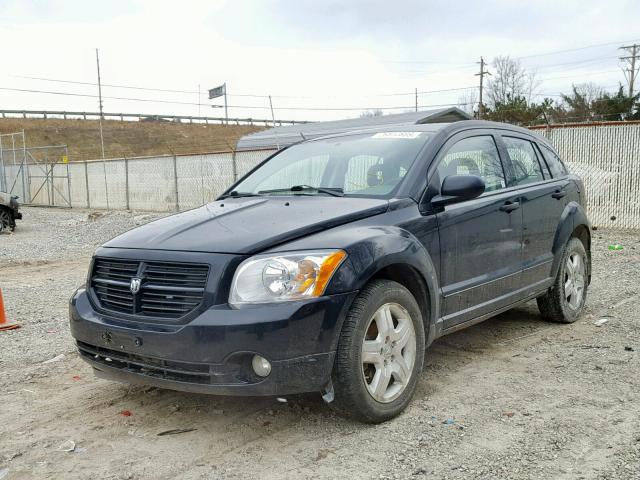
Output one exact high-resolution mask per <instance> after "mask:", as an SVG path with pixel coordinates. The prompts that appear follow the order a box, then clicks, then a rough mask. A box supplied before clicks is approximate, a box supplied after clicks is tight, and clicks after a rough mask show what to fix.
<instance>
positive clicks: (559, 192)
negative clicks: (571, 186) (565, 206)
mask: <svg viewBox="0 0 640 480" xmlns="http://www.w3.org/2000/svg"><path fill="white" fill-rule="evenodd" d="M566 194H567V192H565V191H564V190H556V191H555V192H553V193H552V194H551V196H552V197H553V198H555V199H556V200H560V199H561V198H562V197H564V196H565V195H566Z"/></svg>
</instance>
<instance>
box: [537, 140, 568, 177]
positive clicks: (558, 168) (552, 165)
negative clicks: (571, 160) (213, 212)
mask: <svg viewBox="0 0 640 480" xmlns="http://www.w3.org/2000/svg"><path fill="white" fill-rule="evenodd" d="M540 150H541V151H542V155H543V156H544V159H545V161H546V162H547V165H548V166H549V170H550V171H551V175H552V176H553V178H556V177H562V176H564V175H566V174H567V173H568V172H567V168H566V167H565V166H564V164H563V163H562V160H560V157H558V154H557V153H556V152H554V151H553V150H551V149H550V148H549V147H547V146H546V145H544V144H542V145H540Z"/></svg>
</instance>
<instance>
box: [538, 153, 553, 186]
mask: <svg viewBox="0 0 640 480" xmlns="http://www.w3.org/2000/svg"><path fill="white" fill-rule="evenodd" d="M536 153H537V154H538V160H540V166H541V167H542V173H543V175H544V178H546V179H547V180H549V179H550V178H551V172H550V171H549V167H548V166H547V162H546V161H545V160H544V157H543V156H542V152H541V151H540V146H539V145H536Z"/></svg>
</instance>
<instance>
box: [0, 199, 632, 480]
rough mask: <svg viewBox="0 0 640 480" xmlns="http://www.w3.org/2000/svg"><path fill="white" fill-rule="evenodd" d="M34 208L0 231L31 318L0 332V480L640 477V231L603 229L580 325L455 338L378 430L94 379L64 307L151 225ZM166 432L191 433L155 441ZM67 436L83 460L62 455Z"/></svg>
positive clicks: (513, 321)
mask: <svg viewBox="0 0 640 480" xmlns="http://www.w3.org/2000/svg"><path fill="white" fill-rule="evenodd" d="M24 213H25V220H24V221H23V222H21V223H20V224H19V227H18V230H17V231H16V233H15V234H14V235H8V234H3V235H0V285H1V286H2V289H3V292H4V295H5V302H6V303H7V308H8V314H9V316H10V317H11V318H14V319H17V320H19V321H21V322H22V324H23V327H22V328H21V329H19V330H15V331H11V332H3V333H0V478H3V479H27V478H28V479H32V478H56V479H58V478H65V479H69V478H71V479H74V478H104V479H138V478H154V479H155V478H159V479H173V478H180V479H205V478H206V479H208V478H237V479H245V478H261V479H272V478H336V477H347V476H348V477H350V478H353V479H360V478H363V479H364V478H452V479H453V478H455V479H458V478H483V479H484V478H486V479H494V478H513V479H529V478H536V479H537V478H541V479H548V478H559V479H640V375H638V373H639V366H640V365H639V358H640V309H639V308H638V300H639V299H640V295H639V293H640V287H639V282H640V233H637V232H635V233H634V232H626V233H624V232H617V231H602V230H598V231H597V232H595V233H596V237H595V238H594V246H593V251H594V279H593V283H592V285H591V288H590V291H589V300H588V309H587V313H586V315H585V316H584V317H583V318H582V319H581V320H579V321H578V322H577V323H576V324H573V325H555V324H549V323H545V322H543V321H541V320H540V318H539V316H538V313H537V310H536V307H535V304H528V305H526V306H525V307H522V308H518V309H516V310H513V311H511V312H508V313H506V314H503V315H500V316H499V317H497V318H494V319H491V320H488V321H486V322H484V323H483V324H480V325H477V326H475V327H472V328H470V329H468V330H465V331H462V332H458V333H456V334H453V335H450V336H448V337H445V338H442V339H440V340H438V341H437V342H436V343H435V344H434V345H433V346H432V347H431V348H430V349H429V350H428V351H427V360H426V367H425V369H424V372H423V373H422V376H421V380H420V384H419V387H418V391H417V395H416V398H415V401H414V402H413V403H412V405H411V406H410V408H409V409H408V410H407V411H406V412H405V413H404V414H403V415H401V416H400V417H399V418H397V419H396V420H394V421H391V422H388V423H386V424H383V425H378V426H366V425H360V424H357V423H354V422H351V421H348V420H345V419H343V418H340V417H338V416H335V415H334V414H333V413H332V411H331V410H330V409H328V408H327V407H326V406H325V405H324V404H323V403H322V401H321V400H319V399H318V398H317V396H315V395H309V396H303V397H291V398H287V402H286V403H283V402H279V401H277V400H276V399H275V398H217V397H209V396H204V395H194V394H185V393H176V392H171V391H166V390H159V389H155V388H142V387H129V386H126V385H121V384H116V383H110V382H107V381H103V380H97V379H95V378H94V377H93V375H92V373H91V370H90V368H89V367H88V366H86V365H85V364H84V363H83V362H82V361H80V360H79V359H78V358H77V356H76V354H75V353H74V347H73V343H72V341H71V338H70V336H69V332H68V326H67V312H66V310H67V306H66V302H67V299H68V297H69V296H70V295H71V293H72V291H73V290H74V288H75V287H77V286H78V285H80V284H81V283H82V282H83V281H84V279H85V276H86V273H87V272H86V270H87V262H88V258H89V256H90V254H91V252H92V250H93V248H94V247H95V246H97V245H98V244H99V243H101V242H102V241H104V240H107V238H109V237H110V236H112V235H115V234H117V233H118V232H119V231H123V230H126V229H128V228H131V227H133V226H135V225H136V224H139V223H142V222H144V221H148V220H150V219H152V218H153V217H152V216H150V215H142V214H137V215H136V214H127V213H119V214H108V215H105V216H101V217H99V218H96V219H93V220H88V219H87V213H88V212H82V211H73V212H71V211H60V210H44V209H33V208H31V209H29V208H27V209H25V211H24ZM611 243H620V244H622V245H624V250H622V251H614V252H610V251H609V250H608V249H607V245H608V244H611ZM603 318H606V319H607V322H606V323H604V324H603V325H602V326H596V325H594V322H596V321H598V320H600V319H603ZM60 354H63V355H64V358H62V359H61V360H58V361H54V362H51V363H44V362H46V361H47V360H49V359H53V358H55V357H56V356H58V355H60ZM128 413H130V415H129V416H127V414H128ZM170 429H195V430H193V431H190V432H187V433H182V434H177V435H166V436H158V433H160V432H163V431H166V430H170ZM68 440H73V441H74V442H75V446H76V449H75V451H73V452H62V451H59V447H60V446H61V445H63V444H64V443H65V442H67V441H68Z"/></svg>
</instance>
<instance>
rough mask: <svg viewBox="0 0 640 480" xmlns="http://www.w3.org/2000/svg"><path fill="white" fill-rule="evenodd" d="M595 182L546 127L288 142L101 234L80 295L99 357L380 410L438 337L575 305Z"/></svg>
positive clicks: (237, 389)
mask: <svg viewBox="0 0 640 480" xmlns="http://www.w3.org/2000/svg"><path fill="white" fill-rule="evenodd" d="M584 198H585V192H584V186H583V184H582V182H581V181H580V179H579V178H577V177H575V176H573V175H571V174H569V173H568V171H567V169H566V167H565V166H564V165H563V163H562V162H561V161H560V159H559V158H558V155H557V154H556V152H555V151H554V150H553V148H552V147H551V145H549V143H548V142H547V141H546V140H544V139H543V138H540V137H538V136H536V135H534V134H532V133H531V132H530V131H528V130H525V129H522V128H517V127H513V126H509V125H504V124H499V123H491V122H482V121H461V122H457V123H452V124H429V125H407V126H403V127H377V128H375V129H371V130H366V131H359V132H356V133H346V134H341V135H333V136H329V137H323V138H319V139H314V140H309V141H304V142H301V143H299V144H296V145H293V146H290V147H288V148H285V149H283V150H280V151H279V152H277V153H276V154H274V155H272V156H271V157H270V158H268V159H267V160H265V161H264V162H263V163H261V164H260V165H259V166H257V167H256V168H255V169H253V170H252V171H251V172H250V173H249V174H247V175H246V176H245V177H244V178H242V179H241V180H240V181H239V182H237V183H236V184H235V185H233V186H232V187H231V188H230V189H229V190H228V191H227V192H226V193H225V194H224V195H222V196H221V197H220V198H219V199H218V200H216V201H215V202H213V203H210V204H208V205H205V206H202V207H200V208H197V209H194V210H191V211H187V212H184V213H180V214H177V215H173V216H170V217H167V218H164V219H161V220H158V221H155V222H153V223H150V224H148V225H145V226H142V227H139V228H136V229H134V230H132V231H130V232H128V233H125V234H124V235H121V236H119V237H117V238H115V239H113V240H111V241H109V242H107V243H106V244H105V245H104V246H103V247H101V248H99V249H98V250H97V251H96V253H95V256H94V258H93V261H92V264H91V270H90V274H89V278H88V281H87V285H86V287H83V288H81V289H79V290H78V291H77V292H76V293H75V294H74V295H73V297H72V299H71V305H70V316H71V332H72V334H73V336H74V337H75V339H76V340H77V346H78V350H79V352H80V355H81V356H82V358H84V359H85V360H86V361H87V362H89V363H90V364H91V365H92V366H93V368H94V369H95V372H96V374H98V375H99V376H103V377H106V378H111V379H115V380H121V381H125V382H137V383H143V384H149V385H155V386H158V387H166V388H171V389H176V390H186V391H192V392H203V393H213V394H224V395H275V394H278V395H283V394H293V393H301V392H321V393H322V395H323V397H324V399H325V400H326V401H327V402H329V403H330V404H331V405H333V406H335V407H336V408H337V409H339V410H340V411H342V412H345V413H347V414H350V415H352V416H354V417H356V418H358V419H360V420H362V421H366V422H380V421H384V420H386V419H389V418H392V417H394V416H395V415H397V414H398V413H400V412H401V411H402V410H403V409H404V408H405V407H406V406H407V404H408V403H409V402H410V401H411V397H412V395H413V393H414V391H415V388H416V383H417V381H418V377H419V375H420V371H421V368H422V365H423V361H424V356H425V348H426V347H427V346H429V345H430V344H431V343H432V342H433V341H434V340H435V339H436V338H438V337H440V336H442V335H446V334H447V333H450V332H453V331H455V330H458V329H460V328H463V327H466V326H469V325H472V324H474V323H477V322H480V321H482V320H484V319H486V318H489V317H491V316H493V315H496V314H498V313H500V312H504V311H505V310H508V309H510V308H512V307H514V306H516V305H518V304H521V303H523V302H526V301H528V300H532V299H537V302H538V306H539V307H540V312H541V314H542V316H543V317H544V318H546V319H548V320H552V321H556V322H564V323H570V322H573V321H575V320H576V319H577V318H578V317H579V315H580V313H581V312H582V310H583V307H584V303H585V299H586V295H587V287H588V285H589V283H590V274H591V255H590V245H591V240H590V239H591V227H590V224H589V220H588V219H587V216H586V214H585V210H584Z"/></svg>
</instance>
